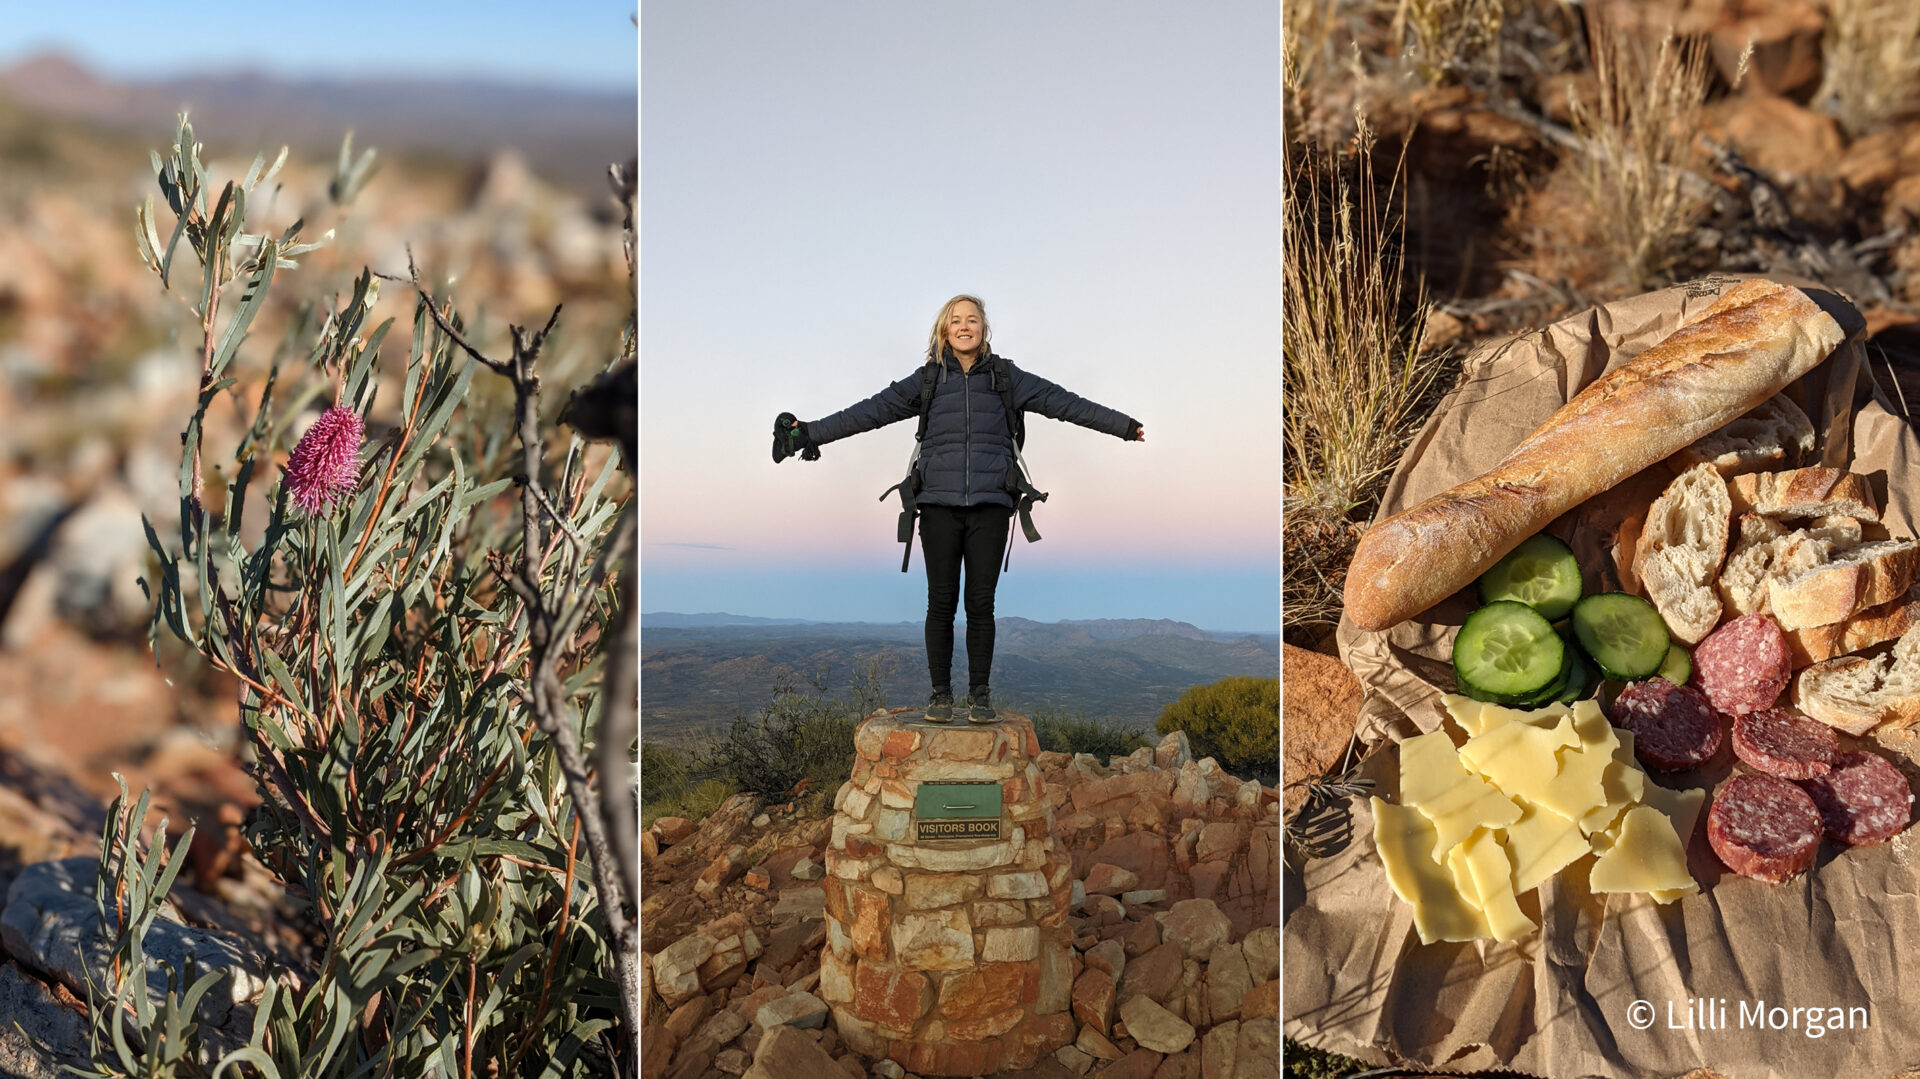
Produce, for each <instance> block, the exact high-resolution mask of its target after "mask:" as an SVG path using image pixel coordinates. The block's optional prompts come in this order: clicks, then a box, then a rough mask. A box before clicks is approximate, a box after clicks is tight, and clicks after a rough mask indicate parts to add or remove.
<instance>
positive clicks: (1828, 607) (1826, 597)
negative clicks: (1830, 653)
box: [1767, 540, 1920, 629]
mask: <svg viewBox="0 0 1920 1079" xmlns="http://www.w3.org/2000/svg"><path fill="white" fill-rule="evenodd" d="M1916 559H1920V543H1915V542H1914V541H1912V540H1883V541H1881V542H1878V543H1863V544H1861V545H1860V546H1858V547H1855V548H1853V549H1851V550H1849V551H1846V552H1844V553H1842V554H1840V555H1839V556H1837V557H1835V558H1833V559H1831V560H1829V561H1826V562H1824V563H1821V564H1819V565H1816V566H1813V567H1811V568H1808V569H1804V570H1800V571H1798V572H1796V573H1790V574H1787V575H1785V576H1780V575H1776V576H1774V577H1773V578H1771V579H1770V580H1768V581H1767V610H1768V612H1769V613H1771V614H1772V615H1773V618H1774V621H1776V622H1779V623H1780V628H1781V629H1805V628H1806V627H1808V626H1824V625H1827V624H1828V623H1830V622H1838V621H1841V620H1842V619H1845V618H1850V617H1852V616H1853V615H1854V614H1856V613H1858V612H1860V611H1864V610H1866V609H1867V608H1869V607H1878V606H1879V605H1881V604H1882V603H1891V602H1892V601H1893V600H1895V599H1897V598H1898V597H1900V596H1904V595H1906V593H1907V589H1908V587H1909V586H1911V585H1912V584H1913V570H1914V563H1915V561H1916Z"/></svg>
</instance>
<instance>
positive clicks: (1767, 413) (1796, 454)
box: [1667, 394, 1813, 476]
mask: <svg viewBox="0 0 1920 1079" xmlns="http://www.w3.org/2000/svg"><path fill="white" fill-rule="evenodd" d="M1812 453H1813V423H1812V421H1810V420H1808V419H1807V414H1806V413H1805V412H1802V411H1801V410H1800V406H1799V405H1796V404H1794V403H1793V402H1792V401H1790V400H1788V399H1787V398H1786V397H1785V396H1783V395H1781V394H1774V395H1773V396H1772V397H1769V398H1767V399H1766V400H1765V401H1763V402H1761V404H1760V407H1759V408H1756V409H1754V410H1753V411H1752V412H1749V413H1747V414H1746V415H1744V416H1742V417H1740V418H1739V419H1737V420H1734V421H1733V422H1732V423H1729V424H1727V425H1726V426H1725V427H1722V428H1720V429H1719V430H1718V431H1715V432H1714V433H1712V434H1710V435H1707V436H1705V437H1703V438H1701V439H1700V440H1699V441H1697V442H1695V443H1694V444H1693V445H1691V446H1688V447H1687V448H1686V449H1684V450H1681V451H1680V452H1679V453H1676V454H1674V455H1673V456H1672V457H1670V458H1668V459H1667V466H1668V467H1669V468H1672V469H1673V470H1674V471H1675V472H1685V471H1686V470H1688V469H1690V468H1693V467H1695V466H1697V465H1712V466H1713V467H1714V469H1715V470H1717V471H1718V472H1719V473H1720V474H1721V475H1722V476H1737V475H1740V474H1741V473H1745V472H1769V471H1774V470H1777V469H1782V468H1792V467H1793V466H1795V465H1797V464H1799V463H1800V462H1802V461H1804V460H1806V459H1807V458H1808V457H1809V456H1810V455H1811V454H1812Z"/></svg>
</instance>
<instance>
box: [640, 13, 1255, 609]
mask: <svg viewBox="0 0 1920 1079" xmlns="http://www.w3.org/2000/svg"><path fill="white" fill-rule="evenodd" d="M1278 7H1279V5H1277V4H1274V3H1272V2H1271V0H1221V2H1217V3H1208V4H1199V5H1180V4H1172V3H1136V2H1124V0H1122V2H1114V3H1092V2H1072V0H1067V2H1058V3H1048V4H1024V3H996V2H988V3H977V4H969V5H964V6H961V5H924V4H908V5H900V4H886V3H834V4H825V5H821V4H808V5H789V4H754V5H745V4H740V3H725V2H720V3H697V2H693V0H651V2H649V3H648V4H647V5H646V6H645V9H644V10H643V11H642V14H641V222H642V230H641V252H640V253H641V346H642V356H643V361H642V365H641V379H642V385H641V439H642V445H641V459H642V460H641V465H642V491H643V495H642V497H643V512H642V519H641V530H642V536H641V538H642V542H643V549H642V557H643V575H642V586H641V587H642V592H641V605H642V608H643V609H644V610H649V611H664V610H680V611H705V610H731V611H734V612H735V613H739V614H752V615H762V616H792V617H807V618H823V617H833V618H857V619H864V620H870V621H900V620H916V619H918V618H920V617H921V616H922V614H923V613H924V607H925V585H924V577H923V576H922V575H921V570H920V556H919V553H918V551H917V550H916V552H915V555H914V567H913V571H912V573H911V574H910V575H909V576H908V577H904V578H903V577H902V576H901V574H900V573H899V563H900V547H899V545H898V544H897V543H895V542H894V539H893V526H894V516H895V512H896V507H895V506H894V505H893V504H892V503H891V502H888V503H881V502H879V501H877V496H878V495H879V494H880V492H881V490H882V489H883V488H885V487H886V486H887V485H889V484H891V483H893V482H894V481H895V480H896V479H898V478H899V474H900V472H901V471H902V469H903V467H904V463H905V460H906V457H907V453H908V449H909V447H910V445H911V442H912V427H911V426H910V424H907V423H902V424H900V425H896V426H893V427H889V428H885V429H882V430H880V431H877V432H873V433H869V434H865V435H861V436H857V437H855V438H852V439H848V440H845V441H843V442H838V443H835V444H833V445H830V446H828V447H827V448H826V451H825V455H824V457H823V459H822V460H820V461H818V462H800V461H797V460H792V461H788V462H787V463H785V464H782V465H780V466H777V467H776V466H774V465H773V464H772V462H771V460H770V458H769V456H768V443H769V441H770V429H771V424H772V420H773V417H774V415H775V414H776V413H779V412H782V411H791V412H793V413H795V414H796V415H798V416H800V417H801V418H802V419H815V418H818V417H820V416H823V415H825V414H827V413H829V412H832V411H834V410H837V409H839V408H842V407H844V406H846V405H848V404H851V403H853V402H854V401H856V400H859V399H862V398H864V397H867V396H869V395H871V394H873V393H875V392H877V391H879V390H880V389H881V388H883V387H884V386H885V385H886V384H887V383H889V382H891V381H893V380H895V379H899V378H902V377H905V376H907V375H908V374H910V373H911V372H912V371H913V370H914V369H915V367H916V366H917V364H918V362H919V358H920V354H921V352H922V350H923V349H924V345H925V341H926V337H927V331H928V328H929V326H930V325H931V323H932V320H933V317H934V315H935V314H936V312H937V311H938V309H939V307H940V305H941V303H942V302H943V301H945V300H946V298H947V297H948V296H950V295H953V294H955V293H959V292H971V293H976V294H979V295H981V296H983V297H984V298H985V299H986V301H987V306H988V315H989V317H990V320H991V322H992V324H993V334H994V344H995V347H996V350H997V351H1000V352H1002V353H1003V354H1004V355H1007V356H1010V357H1012V358H1013V359H1014V361H1015V362H1016V363H1019V364H1021V365H1022V366H1023V367H1026V368H1027V369H1029V370H1031V371H1033V372H1035V373H1037V374H1040V375H1042V376H1044V377H1046V378H1049V379H1051V380H1053V381H1055V382H1058V383H1060V384H1061V385H1063V386H1065V387H1066V388H1067V389H1070V390H1073V391H1074V392H1076V393H1079V394H1081V395H1083V396H1086V397H1089V398H1092V399H1093V400H1095V401H1098V402H1100V403H1102V404H1106V405H1109V406H1112V407H1114V408H1117V409H1120V410H1121V411H1123V412H1126V413H1128V414H1130V415H1132V416H1134V417H1136V418H1138V419H1139V420H1141V421H1142V423H1144V424H1145V426H1146V428H1147V434H1148V441H1147V442H1146V443H1145V444H1144V445H1143V444H1139V443H1123V442H1120V441H1119V440H1117V439H1114V438H1111V437H1109V436H1105V435H1100V434H1096V433H1094V432H1091V431H1087V430H1084V429H1081V428H1077V427H1071V426H1068V425H1064V424H1058V423H1054V422H1052V421H1048V420H1045V419H1035V420H1033V421H1032V422H1030V424H1029V435H1028V447H1027V451H1028V452H1027V456H1028V461H1029V464H1030V465H1031V466H1032V468H1033V471H1034V477H1035V479H1036V481H1037V482H1038V484H1039V486H1040V487H1041V488H1042V489H1044V490H1048V491H1050V492H1052V495H1053V497H1052V500H1051V501H1049V502H1048V503H1046V504H1045V505H1043V506H1041V507H1040V509H1039V511H1038V513H1037V515H1036V516H1037V521H1038V524H1039V528H1040V531H1041V532H1042V533H1043V534H1044V535H1045V537H1046V538H1045V540H1044V541H1043V542H1041V543H1038V544H1034V545H1028V544H1026V543H1024V542H1022V541H1018V540H1016V548H1015V550H1014V552H1013V573H1012V576H1010V577H1008V578H1005V579H1004V580H1003V583H1002V586H1001V589H1000V594H999V607H998V613H1000V614H1002V615H1017V616H1021V617H1027V618H1034V619H1039V620H1045V621H1051V620H1055V619H1060V618H1093V617H1170V618H1179V619H1183V620H1186V621H1190V622H1194V623H1196V624H1198V625H1201V626H1204V627H1206V628H1215V629H1243V630H1257V629H1264V630H1277V629H1278V626H1279V520H1280V466H1279V454H1280V424H1279V405H1280V374H1279V369H1280V364H1279V292H1280V268H1279V235H1280V221H1279V215H1280V202H1279V190H1278V183H1279V146H1280V141H1279V140H1280V135H1279V44H1278V41H1279V27H1278V16H1277V11H1278Z"/></svg>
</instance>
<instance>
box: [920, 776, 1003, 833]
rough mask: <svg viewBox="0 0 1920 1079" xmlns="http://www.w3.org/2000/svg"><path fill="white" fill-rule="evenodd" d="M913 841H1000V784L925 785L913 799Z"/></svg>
mask: <svg viewBox="0 0 1920 1079" xmlns="http://www.w3.org/2000/svg"><path fill="white" fill-rule="evenodd" d="M913 819H914V838H915V839H918V840H921V841H926V840H935V839H998V838H1000V784H999V783H998V782H994V781H991V780H986V781H976V782H968V783H922V784H920V789H919V790H918V791H916V792H915V794H914V798H913Z"/></svg>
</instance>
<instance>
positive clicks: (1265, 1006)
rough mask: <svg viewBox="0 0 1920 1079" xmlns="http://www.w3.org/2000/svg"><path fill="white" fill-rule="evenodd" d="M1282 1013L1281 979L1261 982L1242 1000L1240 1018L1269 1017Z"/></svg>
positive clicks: (1248, 991)
mask: <svg viewBox="0 0 1920 1079" xmlns="http://www.w3.org/2000/svg"><path fill="white" fill-rule="evenodd" d="M1279 1014H1280V980H1279V979H1278V978H1276V979H1274V980H1273V981H1270V982H1261V983H1260V984H1259V985H1256V986H1254V987H1253V988H1252V989H1249V990H1247V995H1246V996H1245V997H1243V998H1241V1000H1240V1018H1242V1019H1268V1018H1272V1017H1274V1016H1277V1015H1279Z"/></svg>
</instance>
